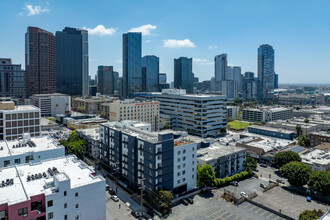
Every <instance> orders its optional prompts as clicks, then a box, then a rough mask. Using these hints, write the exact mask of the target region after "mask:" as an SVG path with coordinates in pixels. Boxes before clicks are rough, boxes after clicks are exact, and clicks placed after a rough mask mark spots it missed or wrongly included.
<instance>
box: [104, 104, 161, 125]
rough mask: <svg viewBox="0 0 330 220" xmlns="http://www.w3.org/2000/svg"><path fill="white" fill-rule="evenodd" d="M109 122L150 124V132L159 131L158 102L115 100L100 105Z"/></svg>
mask: <svg viewBox="0 0 330 220" xmlns="http://www.w3.org/2000/svg"><path fill="white" fill-rule="evenodd" d="M101 108H103V109H104V111H105V113H106V115H107V116H108V119H109V121H122V120H134V121H141V122H146V123H150V124H151V126H152V131H157V130H158V129H159V102H158V101H137V100H135V99H125V100H124V101H121V100H115V101H113V102H112V103H105V104H102V107H101Z"/></svg>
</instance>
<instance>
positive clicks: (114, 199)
mask: <svg viewBox="0 0 330 220" xmlns="http://www.w3.org/2000/svg"><path fill="white" fill-rule="evenodd" d="M111 199H112V200H113V201H115V202H118V201H119V198H118V196H116V195H112V196H111Z"/></svg>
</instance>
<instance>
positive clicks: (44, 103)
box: [31, 93, 71, 117]
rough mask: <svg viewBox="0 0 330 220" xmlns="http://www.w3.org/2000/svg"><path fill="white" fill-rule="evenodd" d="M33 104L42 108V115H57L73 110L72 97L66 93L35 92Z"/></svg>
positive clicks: (32, 98) (32, 97)
mask: <svg viewBox="0 0 330 220" xmlns="http://www.w3.org/2000/svg"><path fill="white" fill-rule="evenodd" d="M31 100H32V105H34V106H36V107H38V108H40V110H41V117H49V116H51V117H55V116H56V115H57V114H67V113H70V112H71V97H70V96H68V95H64V94H59V93H54V94H34V95H32V96H31Z"/></svg>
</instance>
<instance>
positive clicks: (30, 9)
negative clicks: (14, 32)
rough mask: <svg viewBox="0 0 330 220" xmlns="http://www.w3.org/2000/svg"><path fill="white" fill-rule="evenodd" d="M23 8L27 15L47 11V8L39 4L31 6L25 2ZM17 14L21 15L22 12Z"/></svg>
mask: <svg viewBox="0 0 330 220" xmlns="http://www.w3.org/2000/svg"><path fill="white" fill-rule="evenodd" d="M23 9H24V10H26V11H27V16H32V15H40V14H42V13H45V12H49V9H48V8H41V6H39V5H36V6H33V5H29V4H26V5H25V8H23ZM19 15H21V16H22V15H23V13H19Z"/></svg>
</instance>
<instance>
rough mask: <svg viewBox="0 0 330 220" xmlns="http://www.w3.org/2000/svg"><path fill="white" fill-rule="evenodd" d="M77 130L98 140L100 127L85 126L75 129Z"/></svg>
mask: <svg viewBox="0 0 330 220" xmlns="http://www.w3.org/2000/svg"><path fill="white" fill-rule="evenodd" d="M77 132H79V133H82V134H83V135H86V136H89V137H91V138H92V139H94V140H100V128H99V127H95V128H86V129H77Z"/></svg>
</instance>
